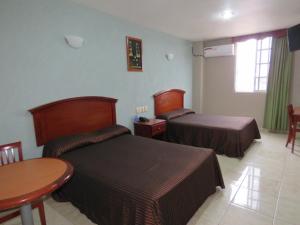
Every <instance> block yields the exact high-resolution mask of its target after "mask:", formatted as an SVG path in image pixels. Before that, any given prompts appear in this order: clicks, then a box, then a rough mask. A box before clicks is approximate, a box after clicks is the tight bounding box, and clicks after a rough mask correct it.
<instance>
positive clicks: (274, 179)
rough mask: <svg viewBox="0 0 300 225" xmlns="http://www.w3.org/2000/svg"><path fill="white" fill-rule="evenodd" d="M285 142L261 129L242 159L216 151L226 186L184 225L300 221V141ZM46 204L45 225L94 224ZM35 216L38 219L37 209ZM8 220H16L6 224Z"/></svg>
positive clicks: (66, 207)
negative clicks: (289, 145)
mask: <svg viewBox="0 0 300 225" xmlns="http://www.w3.org/2000/svg"><path fill="white" fill-rule="evenodd" d="M285 141H286V135H280V134H270V133H265V132H263V133H262V140H261V141H257V142H255V143H253V144H252V146H251V147H250V148H249V150H248V151H247V153H246V155H245V157H244V158H243V159H241V160H239V159H233V158H228V157H225V156H218V159H219V163H220V165H221V169H222V173H223V177H224V180H225V184H226V189H225V190H220V189H218V191H217V193H216V194H214V195H212V196H210V197H209V198H208V199H207V200H206V202H205V203H204V204H203V205H202V206H201V207H200V208H199V210H198V211H197V212H196V214H195V215H194V216H193V217H192V218H191V220H190V221H189V223H188V225H299V224H300V146H299V145H298V146H296V147H295V154H291V153H290V149H287V148H285ZM297 142H298V143H299V142H300V141H299V140H298V141H297ZM45 207H46V217H47V222H48V225H92V224H93V223H91V222H90V221H89V220H88V219H87V218H86V217H85V216H84V215H82V214H81V213H80V212H79V211H78V210H77V209H76V208H74V207H73V206H72V205H71V204H69V203H57V202H55V201H53V200H52V199H51V198H49V199H47V200H46V201H45ZM34 218H35V221H36V223H35V224H39V220H38V214H37V212H36V210H35V212H34ZM12 224H20V220H19V219H15V220H12V221H10V222H9V223H6V224H5V225H12Z"/></svg>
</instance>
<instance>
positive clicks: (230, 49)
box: [204, 44, 234, 58]
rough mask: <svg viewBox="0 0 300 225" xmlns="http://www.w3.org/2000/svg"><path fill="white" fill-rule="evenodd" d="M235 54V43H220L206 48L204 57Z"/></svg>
mask: <svg viewBox="0 0 300 225" xmlns="http://www.w3.org/2000/svg"><path fill="white" fill-rule="evenodd" d="M232 55H234V44H228V45H218V46H212V47H206V48H204V57H205V58H209V57H219V56H232Z"/></svg>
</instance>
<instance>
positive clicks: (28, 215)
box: [21, 204, 34, 225]
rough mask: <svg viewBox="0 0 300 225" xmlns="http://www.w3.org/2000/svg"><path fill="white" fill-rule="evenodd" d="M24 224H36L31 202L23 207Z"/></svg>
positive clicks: (22, 217)
mask: <svg viewBox="0 0 300 225" xmlns="http://www.w3.org/2000/svg"><path fill="white" fill-rule="evenodd" d="M21 219H22V225H34V224H33V216H32V208H31V204H26V205H23V206H22V207H21Z"/></svg>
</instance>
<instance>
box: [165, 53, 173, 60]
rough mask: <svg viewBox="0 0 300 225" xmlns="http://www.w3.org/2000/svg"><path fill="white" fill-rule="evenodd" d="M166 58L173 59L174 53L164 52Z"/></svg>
mask: <svg viewBox="0 0 300 225" xmlns="http://www.w3.org/2000/svg"><path fill="white" fill-rule="evenodd" d="M166 59H167V60H168V61H171V60H173V59H174V54H173V53H167V54H166Z"/></svg>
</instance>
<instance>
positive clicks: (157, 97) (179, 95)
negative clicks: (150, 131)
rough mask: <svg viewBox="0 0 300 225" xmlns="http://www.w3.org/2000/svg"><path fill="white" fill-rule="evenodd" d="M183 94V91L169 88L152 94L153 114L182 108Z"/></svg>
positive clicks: (156, 114)
mask: <svg viewBox="0 0 300 225" xmlns="http://www.w3.org/2000/svg"><path fill="white" fill-rule="evenodd" d="M184 94H185V91H183V90H180V89H170V90H168V91H161V92H158V93H156V94H154V95H153V97H154V111H155V116H158V115H161V114H164V113H168V112H171V111H174V110H177V109H182V108H183V106H184Z"/></svg>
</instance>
